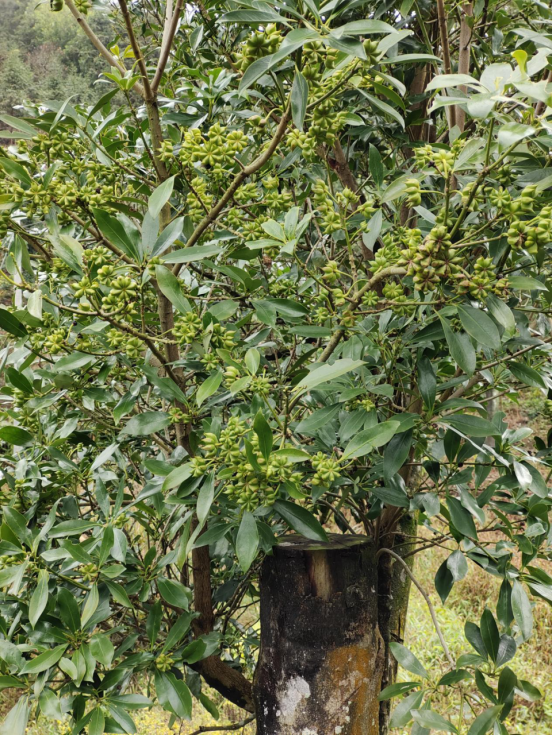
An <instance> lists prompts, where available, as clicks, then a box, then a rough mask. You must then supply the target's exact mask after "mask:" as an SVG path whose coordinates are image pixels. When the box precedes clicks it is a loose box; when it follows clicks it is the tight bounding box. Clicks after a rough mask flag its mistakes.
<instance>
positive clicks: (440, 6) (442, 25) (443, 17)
mask: <svg viewBox="0 0 552 736" xmlns="http://www.w3.org/2000/svg"><path fill="white" fill-rule="evenodd" d="M437 17H438V19H439V33H440V35H441V49H442V50H443V65H444V69H445V74H450V73H451V71H452V67H451V63H450V46H449V37H448V31H447V14H446V11H445V2H444V0H437ZM447 109H448V111H449V115H448V116H447V117H448V123H449V130H450V129H451V128H454V126H455V125H456V106H455V105H452V106H451V107H449V108H447Z"/></svg>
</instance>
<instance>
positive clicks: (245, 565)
mask: <svg viewBox="0 0 552 736" xmlns="http://www.w3.org/2000/svg"><path fill="white" fill-rule="evenodd" d="M258 547H259V533H258V531H257V522H256V521H255V517H254V516H253V514H252V513H250V512H249V511H245V512H244V514H243V516H242V520H241V522H240V527H239V529H238V534H237V537H236V554H237V556H238V561H239V563H240V567H241V569H242V570H243V572H247V571H248V570H249V568H250V567H251V564H252V563H253V560H254V559H255V557H256V555H257V549H258Z"/></svg>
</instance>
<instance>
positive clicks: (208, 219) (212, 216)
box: [173, 105, 291, 276]
mask: <svg viewBox="0 0 552 736" xmlns="http://www.w3.org/2000/svg"><path fill="white" fill-rule="evenodd" d="M290 115H291V110H290V107H289V105H288V107H287V109H286V111H285V112H284V114H283V115H282V117H281V118H280V123H279V125H278V127H277V128H276V132H275V134H274V137H273V138H272V140H271V141H270V144H269V145H268V147H267V149H266V151H264V152H263V153H261V154H260V155H259V156H258V157H257V158H256V159H255V160H254V161H253V162H252V163H250V164H249V166H245V167H244V168H243V169H242V170H241V171H240V172H238V173H237V174H236V176H235V177H234V181H233V182H232V183H231V184H230V186H229V187H228V189H227V190H226V191H225V192H224V194H223V195H222V197H221V198H220V199H219V201H218V202H217V203H216V205H215V206H214V207H213V208H212V210H211V211H210V212H209V213H208V214H207V215H205V217H204V218H203V220H202V221H201V222H200V223H199V225H198V226H197V227H196V229H195V230H194V232H193V233H192V234H191V235H190V238H189V239H188V241H187V243H186V247H187V248H190V247H191V246H192V245H194V244H195V243H197V241H198V240H199V239H200V237H201V236H202V235H203V233H204V232H205V230H207V228H208V227H209V226H210V225H211V224H212V223H213V222H214V221H215V220H216V219H217V217H218V216H219V214H220V213H221V212H222V210H223V209H224V206H225V205H226V204H227V203H228V202H229V201H230V200H231V199H232V197H233V196H234V193H235V192H236V190H237V189H238V188H239V187H240V185H241V184H242V182H244V181H245V179H247V178H248V177H249V176H251V175H252V174H254V173H255V172H256V171H258V170H259V169H261V168H262V167H263V166H264V165H265V164H266V163H267V161H268V160H269V159H270V157H271V156H272V154H273V153H274V151H275V150H276V149H277V148H278V144H279V143H280V141H281V140H282V138H283V137H284V133H285V132H286V128H287V124H288V122H289V118H290ZM181 268H182V264H181V263H177V264H176V265H175V266H174V268H173V273H174V275H175V276H178V274H179V273H180V269H181Z"/></svg>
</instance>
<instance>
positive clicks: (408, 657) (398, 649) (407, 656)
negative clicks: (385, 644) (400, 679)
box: [389, 641, 428, 678]
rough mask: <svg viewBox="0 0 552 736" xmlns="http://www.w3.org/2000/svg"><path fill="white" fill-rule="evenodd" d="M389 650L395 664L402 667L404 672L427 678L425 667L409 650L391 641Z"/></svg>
mask: <svg viewBox="0 0 552 736" xmlns="http://www.w3.org/2000/svg"><path fill="white" fill-rule="evenodd" d="M389 648H390V649H391V653H392V655H393V656H394V657H395V659H396V660H397V662H398V663H399V664H400V665H401V667H404V669H405V670H408V671H409V672H412V674H413V675H418V677H423V678H426V677H428V674H427V670H426V669H425V667H424V666H423V665H422V663H421V662H420V660H419V659H418V658H417V657H416V656H415V655H414V654H412V652H411V651H410V650H409V649H407V648H406V647H404V646H403V645H402V644H399V643H398V642H396V641H392V642H391V644H390V645H389Z"/></svg>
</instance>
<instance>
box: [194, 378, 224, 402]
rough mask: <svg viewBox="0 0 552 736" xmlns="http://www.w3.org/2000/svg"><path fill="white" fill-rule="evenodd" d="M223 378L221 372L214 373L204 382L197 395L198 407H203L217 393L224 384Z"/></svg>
mask: <svg viewBox="0 0 552 736" xmlns="http://www.w3.org/2000/svg"><path fill="white" fill-rule="evenodd" d="M222 377H223V376H222V372H221V371H215V372H214V373H211V375H210V376H209V378H206V379H205V381H203V383H202V384H201V386H200V387H199V388H198V390H197V393H196V404H197V405H198V406H201V405H202V404H203V402H204V401H205V400H206V399H208V398H209V396H212V395H213V394H214V393H215V391H216V390H217V389H218V387H219V386H220V384H221V383H222Z"/></svg>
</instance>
